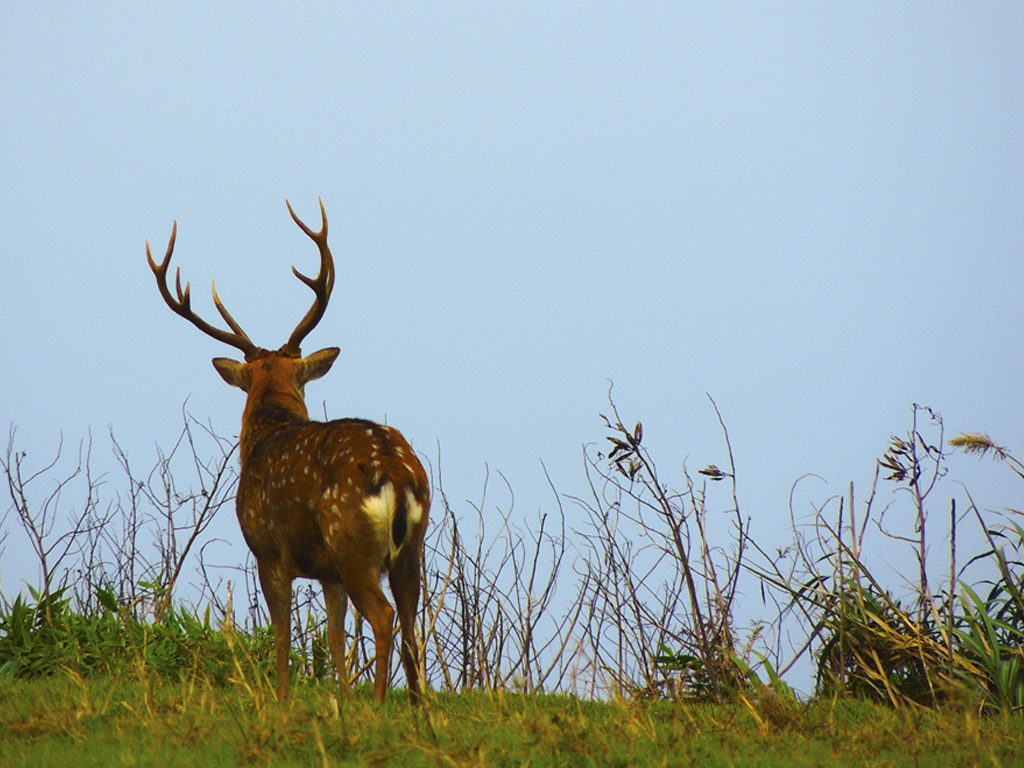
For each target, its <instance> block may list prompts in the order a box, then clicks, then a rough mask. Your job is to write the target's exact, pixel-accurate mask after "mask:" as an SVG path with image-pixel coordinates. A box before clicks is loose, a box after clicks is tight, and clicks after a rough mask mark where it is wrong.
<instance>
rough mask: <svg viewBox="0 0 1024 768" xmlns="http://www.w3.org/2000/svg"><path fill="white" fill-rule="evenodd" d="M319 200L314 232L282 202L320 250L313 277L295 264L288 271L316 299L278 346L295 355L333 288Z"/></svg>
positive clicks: (313, 325) (322, 214) (332, 262)
mask: <svg viewBox="0 0 1024 768" xmlns="http://www.w3.org/2000/svg"><path fill="white" fill-rule="evenodd" d="M319 202H320V220H321V221H322V222H323V223H322V225H321V227H320V231H319V232H314V231H313V230H311V229H310V228H309V227H307V226H306V225H305V224H303V223H302V220H301V219H300V218H299V217H298V216H296V215H295V211H293V210H292V205H291V203H289V202H288V201H287V200H285V201H284V204H285V205H287V206H288V213H290V214H291V215H292V219H294V221H295V223H296V224H298V225H299V229H301V230H302V231H303V232H305V233H306V235H308V236H309V238H310V239H311V240H312V241H313V242H314V243H316V245H317V248H319V249H320V273H319V274H318V275H317V276H316V277H315V278H313V277H307V276H306V275H304V274H302V273H301V272H299V270H297V269H296V268H295V267H292V272H293V273H294V274H295V276H296V277H297V278H299V280H301V281H302V282H303V283H305V284H306V285H307V286H309V287H310V288H311V289H312V290H313V293H314V294H315V295H316V298H315V299H314V300H313V306H311V307H310V308H309V311H308V312H306V316H305V317H303V318H302V320H300V321H299V324H298V325H297V326H295V330H294V331H292V335H291V336H289V337H288V342H287V343H286V344H285V345H284V346H283V347H282V348H281V349H282V350H287V351H289V352H294V353H295V354H299V347H300V346H301V345H302V340H303V339H304V338H306V336H307V335H308V334H309V332H310V331H312V330H313V329H314V328H316V325H317V323H319V322H320V320H321V319H322V318H323V316H324V312H326V311H327V302H328V301H330V298H331V291H333V290H334V258H333V257H332V256H331V249H330V248H328V247H327V211H325V210H324V201H323V200H319ZM232 327H234V326H232Z"/></svg>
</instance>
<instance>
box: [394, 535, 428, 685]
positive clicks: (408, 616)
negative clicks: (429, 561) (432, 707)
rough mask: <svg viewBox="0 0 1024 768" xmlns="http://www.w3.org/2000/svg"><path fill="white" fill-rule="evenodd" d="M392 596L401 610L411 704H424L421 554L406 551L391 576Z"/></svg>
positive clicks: (404, 656) (403, 644) (399, 620)
mask: <svg viewBox="0 0 1024 768" xmlns="http://www.w3.org/2000/svg"><path fill="white" fill-rule="evenodd" d="M388 577H389V580H390V582H391V594H393V595H394V596H395V606H396V607H397V608H398V623H399V626H400V627H401V629H402V648H401V656H402V666H403V667H405V677H406V680H407V681H408V683H409V701H410V702H411V703H413V704H419V703H420V696H421V691H420V670H419V658H420V655H419V647H418V644H417V642H416V609H417V606H418V605H419V600H420V558H419V552H418V551H417V550H416V549H415V548H413V547H410V548H409V549H406V550H403V551H402V552H401V553H400V554H399V556H398V558H397V559H396V561H395V562H394V563H393V564H392V566H391V570H390V572H389V573H388Z"/></svg>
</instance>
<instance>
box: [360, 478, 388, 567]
mask: <svg viewBox="0 0 1024 768" xmlns="http://www.w3.org/2000/svg"><path fill="white" fill-rule="evenodd" d="M363 512H365V513H366V518H367V520H369V521H370V525H371V526H372V528H373V532H374V543H375V544H376V545H377V549H378V551H379V553H380V561H381V563H383V562H384V558H385V557H386V556H387V555H388V554H389V553H390V554H392V555H393V554H394V553H395V544H394V542H393V541H392V540H391V523H392V521H393V520H394V518H395V486H394V485H393V484H392V483H385V484H384V486H383V487H381V489H380V493H378V494H377V495H376V496H367V497H366V499H365V500H364V501H363Z"/></svg>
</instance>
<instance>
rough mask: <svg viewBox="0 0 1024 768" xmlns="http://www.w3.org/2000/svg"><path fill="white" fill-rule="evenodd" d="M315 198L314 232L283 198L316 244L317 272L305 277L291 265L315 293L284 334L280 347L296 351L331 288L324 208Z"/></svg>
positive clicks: (320, 312)
mask: <svg viewBox="0 0 1024 768" xmlns="http://www.w3.org/2000/svg"><path fill="white" fill-rule="evenodd" d="M318 200H319V202H320V221H321V222H322V223H321V226H320V231H319V232H314V231H313V230H312V229H310V228H309V227H307V226H306V225H305V224H304V223H303V221H302V219H300V218H299V217H298V216H296V215H295V211H293V210H292V205H291V203H289V202H288V201H287V200H285V201H284V204H285V205H287V206H288V213H290V214H291V215H292V219H293V220H294V221H295V223H296V224H298V225H299V229H301V230H302V231H303V232H305V233H306V235H307V236H308V237H309V238H310V239H311V240H312V241H313V242H314V243H316V245H317V248H319V249H320V272H319V274H317V276H316V277H307V276H306V275H304V274H302V273H301V272H299V270H297V269H296V268H295V267H292V272H293V273H294V274H295V276H296V277H297V278H299V280H301V281H302V282H303V283H305V284H306V285H307V286H308V287H309V288H311V289H312V291H313V293H314V294H315V296H316V298H315V299H314V300H313V306H311V307H310V308H309V311H308V312H306V315H305V317H303V318H302V320H300V321H299V324H298V325H297V326H295V330H294V331H292V335H291V336H289V337H288V343H287V344H285V345H284V347H283V349H284V348H286V349H288V350H289V351H291V352H294V353H296V354H298V353H299V347H300V346H301V345H302V340H303V339H304V338H306V336H307V335H308V334H309V332H310V331H312V330H313V329H314V328H316V326H317V323H319V322H320V320H321V319H322V318H323V316H324V312H326V311H327V302H328V301H330V298H331V292H332V291H333V290H334V258H333V257H332V256H331V249H330V248H329V247H328V246H327V211H326V210H325V209H324V201H323V200H320V199H319V198H318Z"/></svg>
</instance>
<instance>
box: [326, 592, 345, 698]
mask: <svg viewBox="0 0 1024 768" xmlns="http://www.w3.org/2000/svg"><path fill="white" fill-rule="evenodd" d="M323 587H324V605H325V607H326V609H327V644H328V645H329V646H330V648H331V655H332V656H333V657H334V666H335V667H336V668H337V670H338V685H340V686H341V693H342V695H344V694H345V693H347V692H348V662H347V660H346V659H345V612H346V611H347V610H348V595H346V594H345V588H344V587H342V586H341V584H324V585H323Z"/></svg>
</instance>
